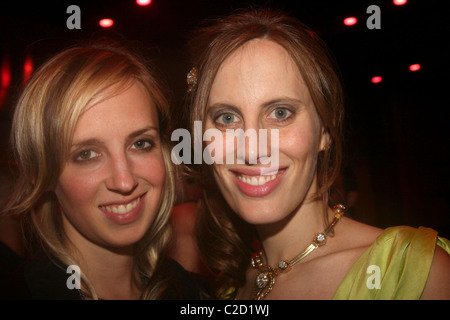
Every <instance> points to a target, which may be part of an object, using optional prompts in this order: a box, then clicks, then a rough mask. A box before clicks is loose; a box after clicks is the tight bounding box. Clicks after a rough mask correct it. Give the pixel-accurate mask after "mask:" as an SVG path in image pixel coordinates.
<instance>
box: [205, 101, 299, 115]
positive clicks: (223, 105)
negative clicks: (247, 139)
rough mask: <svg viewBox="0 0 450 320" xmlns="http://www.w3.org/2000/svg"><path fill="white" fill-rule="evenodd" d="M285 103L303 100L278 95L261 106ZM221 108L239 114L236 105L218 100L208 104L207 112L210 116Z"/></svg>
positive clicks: (296, 103)
mask: <svg viewBox="0 0 450 320" xmlns="http://www.w3.org/2000/svg"><path fill="white" fill-rule="evenodd" d="M286 103H288V104H292V105H295V106H298V105H304V102H303V101H302V100H300V99H296V98H290V97H280V98H276V99H273V100H270V101H267V102H264V103H263V104H262V108H264V109H266V108H268V107H270V106H272V105H276V104H286ZM223 109H229V110H232V111H234V112H236V113H239V114H240V111H239V108H238V107H236V106H234V105H231V104H227V103H220V102H218V103H214V104H212V105H209V106H208V107H207V114H208V115H210V116H211V115H213V114H214V113H216V112H217V110H223Z"/></svg>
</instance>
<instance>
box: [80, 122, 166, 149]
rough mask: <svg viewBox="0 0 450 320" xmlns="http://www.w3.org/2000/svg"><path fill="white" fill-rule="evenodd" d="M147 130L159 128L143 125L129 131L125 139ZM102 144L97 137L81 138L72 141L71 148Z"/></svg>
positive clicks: (157, 129)
mask: <svg viewBox="0 0 450 320" xmlns="http://www.w3.org/2000/svg"><path fill="white" fill-rule="evenodd" d="M148 131H155V132H156V133H159V128H158V127H152V126H150V127H145V128H142V129H139V130H136V131H133V132H132V133H130V134H129V135H128V137H127V139H134V138H136V137H138V136H140V135H141V134H143V133H146V132H148ZM103 144H104V143H103V142H102V141H101V140H99V139H97V138H91V139H86V140H82V141H79V142H76V143H73V144H72V146H71V148H72V149H78V148H80V147H83V146H101V145H103Z"/></svg>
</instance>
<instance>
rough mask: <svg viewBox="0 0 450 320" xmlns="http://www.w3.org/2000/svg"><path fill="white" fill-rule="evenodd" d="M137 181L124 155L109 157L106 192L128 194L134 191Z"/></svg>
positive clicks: (129, 162)
mask: <svg viewBox="0 0 450 320" xmlns="http://www.w3.org/2000/svg"><path fill="white" fill-rule="evenodd" d="M137 185H138V180H137V178H136V176H135V174H134V170H133V164H132V162H131V161H130V160H129V159H128V158H127V156H126V155H125V154H123V155H116V156H114V157H111V163H110V174H109V176H108V179H107V180H106V187H107V188H108V190H110V191H113V192H116V193H120V194H130V193H132V192H133V190H134V189H136V187H137Z"/></svg>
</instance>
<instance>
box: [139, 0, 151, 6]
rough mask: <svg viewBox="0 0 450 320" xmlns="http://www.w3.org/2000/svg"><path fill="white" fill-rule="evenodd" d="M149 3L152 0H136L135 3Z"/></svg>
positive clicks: (145, 4)
mask: <svg viewBox="0 0 450 320" xmlns="http://www.w3.org/2000/svg"><path fill="white" fill-rule="evenodd" d="M150 3H152V0H136V4H138V5H140V6H148V5H149V4H150Z"/></svg>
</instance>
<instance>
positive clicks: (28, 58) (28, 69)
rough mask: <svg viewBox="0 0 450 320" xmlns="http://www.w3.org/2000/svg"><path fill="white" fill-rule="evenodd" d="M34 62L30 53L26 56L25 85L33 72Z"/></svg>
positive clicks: (24, 67)
mask: <svg viewBox="0 0 450 320" xmlns="http://www.w3.org/2000/svg"><path fill="white" fill-rule="evenodd" d="M33 70H34V64H33V58H31V55H30V54H27V55H26V57H25V62H24V63H23V84H24V85H25V84H26V83H27V82H28V80H29V79H30V77H31V75H32V74H33Z"/></svg>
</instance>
